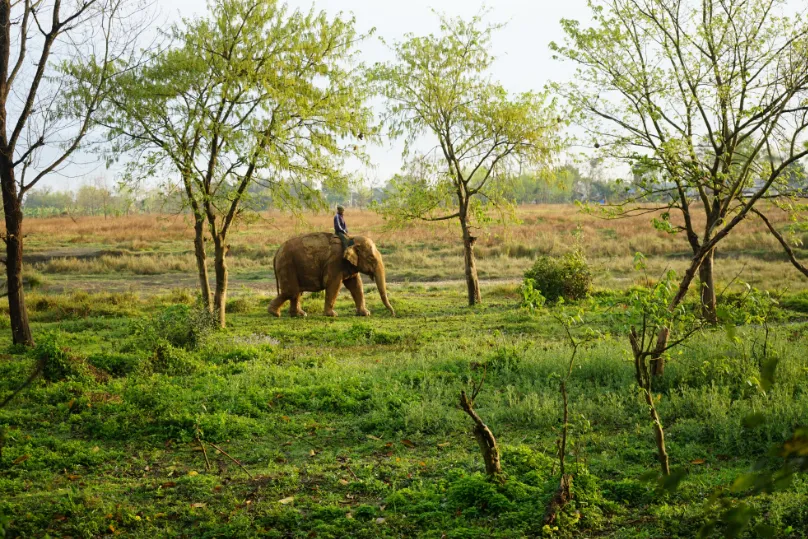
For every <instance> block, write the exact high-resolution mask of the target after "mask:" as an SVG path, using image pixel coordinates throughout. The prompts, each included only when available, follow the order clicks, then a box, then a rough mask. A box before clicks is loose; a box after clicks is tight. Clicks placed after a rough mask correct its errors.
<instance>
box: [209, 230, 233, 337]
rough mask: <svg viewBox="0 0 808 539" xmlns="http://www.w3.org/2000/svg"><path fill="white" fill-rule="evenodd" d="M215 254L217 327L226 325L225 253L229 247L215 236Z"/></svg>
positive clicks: (214, 303) (214, 305)
mask: <svg viewBox="0 0 808 539" xmlns="http://www.w3.org/2000/svg"><path fill="white" fill-rule="evenodd" d="M213 241H214V244H215V252H214V264H215V270H216V293H215V294H214V296H213V309H214V311H215V313H216V316H217V317H218V319H219V327H222V328H224V327H225V325H226V312H225V310H226V306H227V260H226V258H227V251H229V246H227V245H225V244H224V238H222V237H221V236H217V237H215V238H214V240H213Z"/></svg>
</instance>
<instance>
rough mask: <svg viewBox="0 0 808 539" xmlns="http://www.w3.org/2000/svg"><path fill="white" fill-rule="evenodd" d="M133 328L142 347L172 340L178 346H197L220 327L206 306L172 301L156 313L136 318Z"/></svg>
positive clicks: (188, 348)
mask: <svg viewBox="0 0 808 539" xmlns="http://www.w3.org/2000/svg"><path fill="white" fill-rule="evenodd" d="M133 326H134V327H133V331H132V333H133V334H134V336H135V338H136V340H137V341H138V348H141V349H147V350H156V349H157V348H158V347H159V346H162V345H164V344H169V345H171V346H172V347H174V348H182V349H185V350H194V349H196V348H198V347H199V346H200V345H201V344H202V341H203V340H204V338H205V336H206V335H207V334H209V333H210V332H211V331H213V330H214V329H215V327H216V324H215V321H214V319H213V317H212V316H211V315H210V313H208V312H207V311H205V310H204V309H200V308H196V307H192V306H189V305H171V306H169V307H166V308H165V309H163V310H162V311H160V312H159V313H157V314H156V315H153V316H150V317H148V318H145V319H141V320H138V321H136V322H135V323H134V324H133Z"/></svg>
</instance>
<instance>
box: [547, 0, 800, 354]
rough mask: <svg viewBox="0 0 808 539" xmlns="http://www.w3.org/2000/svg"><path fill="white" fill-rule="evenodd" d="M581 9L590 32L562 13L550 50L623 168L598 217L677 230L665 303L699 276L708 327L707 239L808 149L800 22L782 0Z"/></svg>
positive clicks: (567, 92) (712, 307) (603, 149)
mask: <svg viewBox="0 0 808 539" xmlns="http://www.w3.org/2000/svg"><path fill="white" fill-rule="evenodd" d="M590 5H591V7H592V14H593V21H594V25H593V27H592V28H582V27H581V26H580V24H579V23H578V22H576V21H571V20H564V21H562V25H563V27H564V31H565V32H566V34H567V39H566V44H565V45H558V44H555V43H554V44H552V45H551V47H552V49H553V50H554V51H555V53H556V55H557V56H558V57H561V58H564V59H567V60H570V61H572V62H573V63H575V64H577V65H578V72H577V76H576V81H577V82H576V83H573V84H566V83H565V84H564V85H563V86H562V85H558V86H557V88H558V90H559V91H560V92H561V93H562V94H563V95H564V96H565V97H566V98H567V99H568V100H569V101H570V103H571V104H572V105H574V106H575V108H576V109H577V111H578V112H579V116H578V120H579V121H580V123H581V125H582V126H583V127H584V128H585V129H586V130H587V131H588V132H589V134H590V136H591V137H592V138H593V139H594V141H595V142H594V145H595V147H596V148H598V147H599V148H600V150H599V153H600V154H601V156H602V157H604V158H608V159H611V160H616V161H618V162H622V163H624V164H626V165H628V166H629V167H630V169H631V170H632V172H634V178H635V181H634V183H633V191H631V194H630V196H629V197H628V199H627V201H626V202H625V203H624V204H621V205H619V206H616V207H613V208H611V209H610V213H609V215H610V216H612V217H619V216H626V215H637V214H645V213H651V212H659V211H662V212H663V213H662V214H661V217H660V218H659V219H656V220H655V226H656V227H657V228H659V229H662V230H667V231H669V232H672V233H675V232H680V231H682V232H684V233H685V236H686V238H687V241H688V244H689V246H690V247H691V250H692V253H693V259H692V265H691V267H690V268H689V269H688V271H687V272H686V273H685V277H684V279H683V281H682V283H681V288H680V290H679V292H680V293H679V294H677V295H676V297H675V298H674V301H673V303H672V305H671V307H672V308H673V307H675V304H678V303H679V302H680V301H681V299H682V298H683V297H684V294H685V293H686V292H687V289H688V287H689V284H690V279H692V278H693V276H694V275H695V273H696V272H698V274H699V280H700V283H701V285H700V295H701V304H702V312H703V315H704V317H705V318H706V319H707V320H709V321H711V322H715V321H716V293H715V283H714V278H713V258H714V255H715V249H716V247H717V245H718V243H719V242H720V241H721V240H722V239H723V238H724V237H726V235H728V234H729V233H730V232H731V231H732V230H733V228H734V227H735V226H736V225H737V224H738V223H739V222H740V221H742V220H743V219H744V218H745V217H746V216H747V215H748V214H749V212H750V211H751V210H752V208H753V207H756V206H759V204H758V202H759V201H760V200H763V199H766V198H770V197H772V196H774V195H775V194H777V195H783V194H785V193H786V192H787V190H788V182H789V177H790V175H789V174H787V171H788V170H789V167H791V166H792V165H793V164H794V163H796V162H798V161H799V160H800V159H801V158H802V157H804V156H805V155H808V146H806V135H805V133H806V128H808V102H807V101H806V100H807V99H808V46H807V45H808V39H807V38H808V26H806V24H805V22H804V19H803V18H802V17H801V16H800V15H794V16H788V14H787V11H788V8H789V7H788V2H787V1H786V0H607V1H606V2H603V3H602V4H598V5H597V6H596V5H595V4H594V3H591V2H590ZM654 200H656V201H662V202H658V203H657V204H654V205H653V207H649V205H648V204H639V203H640V202H648V201H654ZM671 212H675V213H678V215H679V217H680V220H681V222H677V223H676V224H674V222H673V221H671ZM691 273H692V275H691ZM663 348H664V347H663ZM659 365H662V363H661V362H659Z"/></svg>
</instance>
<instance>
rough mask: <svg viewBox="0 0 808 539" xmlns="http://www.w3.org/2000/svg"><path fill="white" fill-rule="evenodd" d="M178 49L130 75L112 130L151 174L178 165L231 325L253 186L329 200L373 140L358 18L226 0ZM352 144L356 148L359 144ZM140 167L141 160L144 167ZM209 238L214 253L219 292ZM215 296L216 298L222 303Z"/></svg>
mask: <svg viewBox="0 0 808 539" xmlns="http://www.w3.org/2000/svg"><path fill="white" fill-rule="evenodd" d="M172 36H173V40H174V43H175V44H174V45H173V46H172V47H171V48H169V49H168V50H166V51H164V52H162V53H160V54H158V55H156V56H155V57H154V58H153V60H152V61H151V62H150V63H149V64H148V65H147V66H145V67H144V68H143V69H141V70H137V71H134V72H133V73H132V74H131V75H130V76H129V77H128V78H125V79H122V84H121V86H120V92H119V94H118V97H117V98H116V100H115V101H114V105H115V107H114V108H113V109H112V110H110V111H109V114H108V117H107V125H108V126H109V128H110V134H111V136H112V137H113V138H114V139H115V140H117V141H118V142H119V144H120V145H119V148H120V149H122V150H124V151H126V152H129V153H130V154H131V153H134V152H136V153H137V154H138V155H140V157H141V159H140V160H139V166H140V167H141V170H147V171H150V170H156V169H160V168H166V167H167V168H168V169H170V170H172V169H173V171H175V174H176V175H177V176H178V177H179V182H180V189H179V190H178V191H179V192H182V193H183V196H184V199H185V202H186V204H188V206H190V208H191V211H192V213H193V215H194V221H195V227H194V228H195V238H196V239H195V253H196V259H197V269H198V272H199V279H200V285H201V289H202V297H203V300H204V301H205V303H206V305H207V306H208V309H209V310H210V311H211V312H214V313H216V316H217V317H218V321H219V324H220V325H221V326H224V325H225V319H226V318H225V316H226V315H225V306H226V298H227V287H228V268H227V263H226V257H227V251H228V248H229V247H228V245H227V240H228V234H229V232H230V231H231V230H232V228H233V226H234V225H235V223H236V222H237V218H238V216H239V215H240V214H241V212H242V211H243V210H244V208H245V206H244V205H243V203H244V202H245V200H246V198H247V197H248V195H249V193H250V191H249V190H248V189H249V187H250V185H251V184H257V185H259V186H262V187H265V188H267V189H269V190H270V191H271V199H269V200H271V201H272V202H273V204H275V205H276V206H279V207H285V208H290V207H291V208H296V207H302V206H311V205H316V204H318V203H319V202H320V201H321V199H320V192H319V190H318V189H316V184H318V183H320V182H337V183H339V182H340V181H342V182H344V181H345V177H344V174H342V172H341V168H342V164H343V161H344V160H345V159H346V158H347V157H348V156H359V157H360V158H361V157H362V155H363V154H362V152H361V150H360V149H359V148H358V143H357V142H356V141H357V140H358V139H359V140H364V139H365V138H366V137H371V136H372V130H371V119H372V115H371V112H370V110H369V109H368V108H367V107H366V106H365V101H366V90H365V85H364V84H362V80H363V79H362V78H361V77H360V76H359V73H358V68H359V66H358V65H357V63H356V61H355V53H356V42H357V41H358V40H360V39H361V36H358V35H357V34H356V31H355V30H354V21H353V20H352V19H344V18H342V17H340V16H337V17H335V18H333V19H329V18H328V17H327V16H326V15H325V14H324V13H322V12H320V13H316V12H314V11H313V10H312V11H309V12H300V11H294V12H289V10H288V9H287V7H286V5H284V4H281V3H279V2H277V1H274V0H216V1H214V2H212V4H211V13H210V15H209V16H207V17H205V18H201V19H196V20H192V21H185V22H184V24H183V26H181V27H180V26H175V27H174V28H173V31H172ZM348 141H350V143H349V142H348ZM135 166H138V165H135ZM205 235H207V237H209V238H210V240H211V241H212V243H213V249H214V272H215V283H216V285H215V290H214V292H213V298H211V291H210V285H209V283H208V274H207V262H206V260H207V254H206V249H205V242H204V240H205ZM211 300H212V301H211Z"/></svg>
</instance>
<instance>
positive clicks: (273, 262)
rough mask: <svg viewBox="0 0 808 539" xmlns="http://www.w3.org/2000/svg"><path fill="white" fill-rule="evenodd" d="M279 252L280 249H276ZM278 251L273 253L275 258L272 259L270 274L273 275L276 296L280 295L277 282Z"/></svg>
mask: <svg viewBox="0 0 808 539" xmlns="http://www.w3.org/2000/svg"><path fill="white" fill-rule="evenodd" d="M278 251H280V249H278ZM278 251H276V252H275V256H274V257H272V272H273V273H274V274H275V291H276V292H277V294H278V296H280V295H281V285H280V283H279V282H278Z"/></svg>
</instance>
